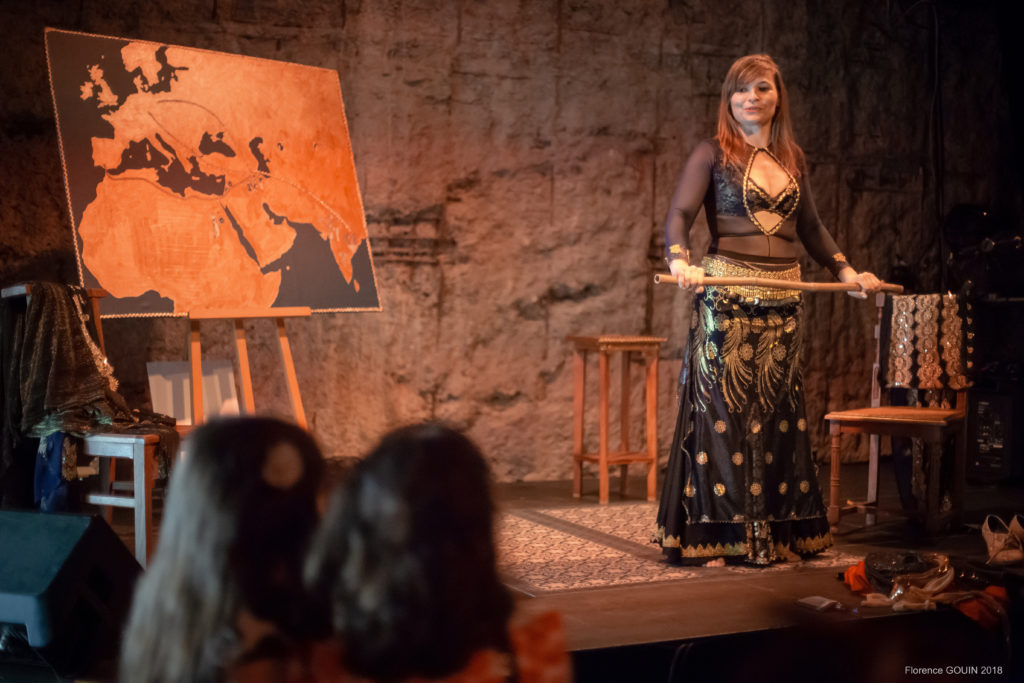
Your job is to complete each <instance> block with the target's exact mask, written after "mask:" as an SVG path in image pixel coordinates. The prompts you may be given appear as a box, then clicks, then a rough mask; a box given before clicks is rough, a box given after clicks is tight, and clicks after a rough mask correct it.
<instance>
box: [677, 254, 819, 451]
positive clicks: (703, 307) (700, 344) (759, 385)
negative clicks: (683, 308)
mask: <svg viewBox="0 0 1024 683" xmlns="http://www.w3.org/2000/svg"><path fill="white" fill-rule="evenodd" d="M704 266H705V272H706V273H707V274H708V275H709V276H715V275H726V276H759V277H768V278H772V279H777V280H799V278H800V267H799V265H793V266H792V267H790V268H786V269H784V270H770V269H767V270H762V269H761V268H757V267H754V266H748V265H744V264H741V263H739V262H735V261H733V260H731V259H726V258H724V257H719V256H714V255H713V256H708V257H705V259H704ZM754 289H756V290H757V291H753V290H754ZM707 290H708V291H707V293H706V295H705V297H704V298H702V299H701V300H699V302H698V305H697V315H696V316H695V317H696V318H697V319H699V324H698V329H697V333H696V334H695V335H693V336H692V337H691V346H690V357H691V359H693V362H694V365H695V366H696V367H695V380H696V391H695V402H696V403H697V407H698V408H699V409H701V410H707V409H708V403H709V401H710V399H711V394H712V389H713V387H714V386H715V384H717V385H718V388H719V390H720V392H721V394H722V398H723V399H724V401H725V404H726V407H727V408H728V410H729V412H731V413H738V412H743V410H744V409H745V408H746V406H747V405H748V404H749V402H750V399H751V396H752V393H753V392H751V391H750V389H751V383H752V382H754V381H755V379H756V393H757V398H758V401H759V403H760V405H761V407H762V409H763V410H765V411H766V412H770V411H773V410H775V409H776V406H775V399H776V397H777V396H779V395H780V392H779V388H780V387H781V385H782V383H783V382H785V384H786V385H787V386H788V388H789V391H785V392H781V394H782V395H786V396H788V397H789V403H790V408H792V409H794V410H795V409H796V395H795V391H794V387H795V386H796V382H797V381H798V379H799V370H798V367H797V366H798V363H799V355H800V347H801V333H800V330H799V324H798V321H797V314H793V315H789V316H785V317H784V316H782V315H781V314H780V313H779V312H778V311H776V310H771V309H769V310H766V311H763V312H759V313H758V314H757V315H754V316H753V317H751V316H750V315H748V313H747V311H746V310H744V308H743V307H741V306H740V305H739V304H738V303H737V298H738V299H740V300H749V301H753V302H759V301H763V302H765V303H766V304H767V303H769V302H773V301H774V302H778V301H783V300H786V301H793V302H798V301H799V300H800V296H799V294H800V293H799V292H797V291H796V290H769V289H768V288H761V287H758V288H753V289H751V288H743V287H739V288H737V287H717V288H716V287H708V288H707ZM723 309H724V310H723ZM783 335H792V336H791V337H784V336H783ZM751 337H753V338H751ZM751 361H753V363H752V362H751ZM719 433H721V432H719Z"/></svg>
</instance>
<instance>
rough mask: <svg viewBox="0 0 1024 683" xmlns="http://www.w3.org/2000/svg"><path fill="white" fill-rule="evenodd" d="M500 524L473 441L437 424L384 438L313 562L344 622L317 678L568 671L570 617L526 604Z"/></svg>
mask: <svg viewBox="0 0 1024 683" xmlns="http://www.w3.org/2000/svg"><path fill="white" fill-rule="evenodd" d="M493 524H494V503H493V499H492V496H491V482H490V474H489V470H488V467H487V463H486V461H485V460H484V458H483V456H482V455H481V454H480V451H479V450H478V449H477V448H476V446H475V445H473V443H472V442H471V441H469V439H467V438H466V437H464V436H462V435H461V434H459V433H457V432H455V431H452V430H451V429H447V428H445V427H441V426H438V425H432V424H427V425H419V426H413V427H406V428H404V429H399V430H397V431H394V432H392V433H390V434H388V435H387V436H385V437H384V439H383V440H382V441H381V443H380V444H379V445H378V446H377V447H376V449H375V450H374V451H373V452H371V453H370V454H369V455H368V456H367V457H366V458H365V459H364V460H363V461H362V462H360V463H359V464H358V465H356V467H355V468H354V470H353V471H352V472H351V475H350V478H349V480H348V481H347V483H346V485H345V486H344V487H342V489H340V490H339V491H338V492H337V494H336V495H335V497H334V498H333V500H332V502H331V505H330V507H329V509H328V512H327V515H326V517H325V519H324V522H323V525H322V527H321V531H320V533H319V534H318V536H317V538H316V540H315V542H314V546H313V551H312V553H311V557H310V561H309V564H308V565H307V580H308V582H309V584H310V585H311V586H312V589H313V592H314V594H317V595H320V596H323V600H324V601H325V602H329V603H330V605H331V610H332V615H333V624H334V630H335V637H334V638H333V639H332V640H330V641H329V642H328V644H326V645H324V646H323V647H318V648H317V651H316V653H315V656H314V657H313V672H314V676H315V678H316V680H318V681H387V682H392V681H414V680H415V681H420V680H425V679H427V680H439V681H446V682H449V683H451V682H455V681H459V682H461V681H466V682H468V681H473V682H474V683H489V682H492V681H493V682H495V683H499V682H501V681H523V682H530V683H533V682H536V683H559V682H564V681H568V680H569V678H570V671H569V658H568V654H567V651H566V644H565V635H564V631H563V628H562V622H561V618H560V617H559V616H558V615H557V614H554V613H545V614H540V615H533V616H526V615H525V614H516V613H515V612H516V609H515V604H514V601H513V598H512V596H511V595H510V593H509V591H508V590H507V589H506V588H505V587H504V586H503V585H502V583H501V581H500V579H499V576H498V572H497V569H496V552H495V543H494V533H493Z"/></svg>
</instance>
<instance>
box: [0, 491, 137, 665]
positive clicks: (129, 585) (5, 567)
mask: <svg viewBox="0 0 1024 683" xmlns="http://www.w3.org/2000/svg"><path fill="white" fill-rule="evenodd" d="M141 573H142V567H140V566H139V563H138V562H136V561H135V558H134V557H132V555H131V553H130V552H129V551H128V548H126V547H125V545H124V543H122V542H121V539H120V538H118V537H117V534H115V533H114V530H113V529H111V528H110V526H109V525H108V524H107V523H106V521H104V520H103V519H102V518H100V517H97V516H95V515H67V514H55V513H41V512H21V511H14V510H0V680H3V679H4V675H3V670H4V667H26V666H30V665H32V663H33V660H34V661H35V663H36V664H38V665H40V666H42V665H44V663H45V665H48V666H49V667H51V668H52V669H53V670H54V671H56V672H57V673H58V674H60V675H61V676H65V677H83V676H85V677H90V678H98V679H104V678H109V677H112V676H113V672H114V671H115V670H116V662H117V655H118V651H119V649H120V641H121V632H122V630H123V628H124V624H125V621H126V619H127V617H128V609H129V607H130V605H131V600H132V594H133V593H134V589H135V582H136V581H137V580H138V578H139V576H140V575H141Z"/></svg>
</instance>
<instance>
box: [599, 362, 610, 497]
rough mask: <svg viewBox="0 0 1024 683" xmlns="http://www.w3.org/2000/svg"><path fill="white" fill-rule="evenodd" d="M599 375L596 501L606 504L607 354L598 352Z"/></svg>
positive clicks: (608, 382)
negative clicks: (598, 443) (598, 444)
mask: <svg viewBox="0 0 1024 683" xmlns="http://www.w3.org/2000/svg"><path fill="white" fill-rule="evenodd" d="M598 372H599V375H600V380H599V384H600V389H599V392H600V398H599V400H600V413H599V416H598V429H599V431H600V437H599V440H600V446H599V450H598V454H597V469H598V472H597V476H598V487H597V490H598V502H600V503H601V505H607V504H608V394H609V386H608V385H609V384H610V381H609V377H608V354H607V353H606V352H605V351H601V352H600V360H599V368H598Z"/></svg>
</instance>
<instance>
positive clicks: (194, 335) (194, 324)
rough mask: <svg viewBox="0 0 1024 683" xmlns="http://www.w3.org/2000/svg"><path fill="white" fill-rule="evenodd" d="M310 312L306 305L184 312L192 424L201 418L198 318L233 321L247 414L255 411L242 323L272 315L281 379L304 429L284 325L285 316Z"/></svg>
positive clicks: (296, 381) (293, 366)
mask: <svg viewBox="0 0 1024 683" xmlns="http://www.w3.org/2000/svg"><path fill="white" fill-rule="evenodd" d="M310 315H312V312H311V311H310V308H309V307H308V306H292V307H282V308H263V309H253V310H248V309H234V310H233V309H226V310H198V311H192V312H191V313H189V314H188V318H189V354H188V355H189V361H190V363H191V371H192V426H193V427H195V426H196V425H198V424H199V423H200V422H202V421H203V361H202V348H201V346H200V343H199V321H200V320H232V319H233V320H234V321H235V351H236V353H237V355H238V371H239V379H240V381H241V385H242V386H241V388H242V408H243V410H244V412H245V414H247V415H252V414H253V413H254V412H255V410H256V406H255V401H254V400H253V394H252V373H251V371H250V369H249V350H248V347H247V346H246V342H245V327H244V323H245V321H246V320H248V319H252V318H274V319H275V320H276V324H277V341H278V343H279V344H280V346H281V359H282V362H283V364H284V373H285V380H286V382H287V384H288V393H289V395H290V396H291V399H292V409H293V410H294V411H295V422H296V423H297V424H298V425H299V426H300V427H302V428H303V429H305V428H306V411H305V410H303V408H302V397H301V396H300V395H299V381H298V379H297V378H296V376H295V363H294V362H293V360H292V347H291V344H290V343H289V341H288V332H287V331H286V330H285V327H284V320H285V318H308V317H309V316H310Z"/></svg>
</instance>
